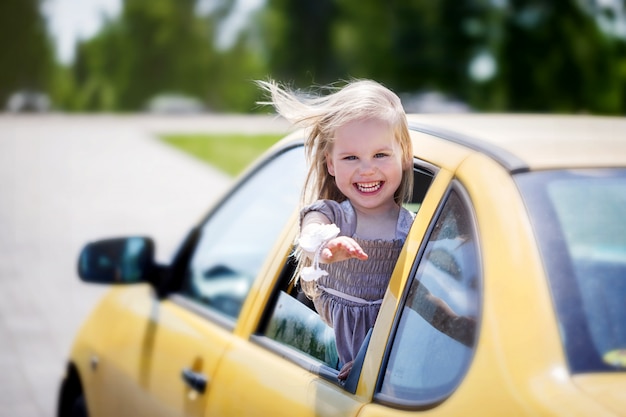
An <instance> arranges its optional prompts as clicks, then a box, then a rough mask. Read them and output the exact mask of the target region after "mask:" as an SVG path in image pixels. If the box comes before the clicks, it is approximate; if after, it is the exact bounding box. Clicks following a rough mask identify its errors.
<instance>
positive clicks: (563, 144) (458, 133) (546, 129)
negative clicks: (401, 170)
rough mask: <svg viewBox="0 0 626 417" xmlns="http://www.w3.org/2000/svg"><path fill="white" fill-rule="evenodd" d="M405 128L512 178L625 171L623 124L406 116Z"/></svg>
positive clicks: (580, 118)
mask: <svg viewBox="0 0 626 417" xmlns="http://www.w3.org/2000/svg"><path fill="white" fill-rule="evenodd" d="M407 118H408V121H409V128H410V129H411V130H414V131H418V132H422V133H427V134H430V135H434V136H437V137H440V138H443V139H446V140H449V141H451V142H455V143H460V144H462V145H464V146H467V147H469V148H472V149H474V150H477V151H480V152H482V153H485V154H487V155H489V156H491V157H492V158H493V159H495V160H497V161H498V162H500V163H501V165H503V166H504V167H505V168H507V169H508V170H509V171H511V172H519V171H528V170H540V169H555V168H587V167H598V168H602V167H626V118H624V117H603V116H588V115H548V114H544V115H522V114H520V115H504V114H458V115H456V114H455V115H450V114H445V115H443V114H442V115H433V114H410V115H408V116H407Z"/></svg>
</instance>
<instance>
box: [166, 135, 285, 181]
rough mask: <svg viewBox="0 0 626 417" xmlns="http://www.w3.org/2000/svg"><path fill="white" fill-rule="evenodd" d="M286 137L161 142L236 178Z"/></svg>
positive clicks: (192, 138) (208, 137) (214, 137)
mask: <svg viewBox="0 0 626 417" xmlns="http://www.w3.org/2000/svg"><path fill="white" fill-rule="evenodd" d="M283 136H284V135H278V134H266V135H241V134H226V133H225V134H213V135H205V134H201V135H200V134H198V135H164V136H162V137H161V139H162V140H163V141H164V142H166V143H168V144H170V145H174V146H175V147H177V148H178V149H180V150H182V151H184V152H186V153H188V154H190V155H193V156H194V157H196V158H198V159H200V160H202V161H204V162H208V163H209V164H210V165H211V166H213V167H215V168H217V169H220V170H222V171H224V172H225V173H226V174H228V175H231V176H236V175H238V174H240V173H241V172H242V171H243V170H244V169H245V168H246V167H248V166H249V165H250V164H251V163H252V162H253V161H254V160H255V159H256V158H257V157H259V156H260V155H261V154H262V153H263V152H265V151H266V150H267V149H268V148H269V147H270V146H272V145H273V144H275V143H276V142H278V140H279V139H281V138H282V137H283Z"/></svg>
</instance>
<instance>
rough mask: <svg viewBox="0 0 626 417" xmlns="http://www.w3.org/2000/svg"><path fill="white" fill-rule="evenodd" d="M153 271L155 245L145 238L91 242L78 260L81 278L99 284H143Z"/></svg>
mask: <svg viewBox="0 0 626 417" xmlns="http://www.w3.org/2000/svg"><path fill="white" fill-rule="evenodd" d="M153 267H154V242H153V241H152V239H150V238H146V237H127V238H116V239H106V240H99V241H96V242H91V243H88V244H87V245H86V246H85V247H84V248H83V250H82V251H81V253H80V256H79V258H78V275H79V276H80V278H81V279H82V280H83V281H85V282H91V283H98V284H135V283H139V282H146V281H147V280H148V276H149V273H150V271H151V270H152V269H153Z"/></svg>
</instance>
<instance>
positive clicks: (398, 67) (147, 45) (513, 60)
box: [0, 0, 626, 114]
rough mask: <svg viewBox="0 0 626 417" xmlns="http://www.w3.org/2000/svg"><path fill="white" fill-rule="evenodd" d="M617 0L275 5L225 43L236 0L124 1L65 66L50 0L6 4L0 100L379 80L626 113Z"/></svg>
mask: <svg viewBox="0 0 626 417" xmlns="http://www.w3.org/2000/svg"><path fill="white" fill-rule="evenodd" d="M614 1H615V7H613V8H611V7H610V2H607V1H602V2H601V1H599V0H560V1H558V2H555V1H549V0H439V1H429V0H403V1H400V0H390V1H386V2H380V1H374V0H316V1H298V0H265V3H264V5H263V7H261V8H260V9H259V10H257V11H256V13H254V14H253V15H252V16H251V18H250V19H249V21H248V23H247V25H246V26H245V27H244V29H243V30H241V31H240V32H238V34H237V36H236V38H235V39H233V40H232V42H230V43H228V44H227V45H223V44H220V42H218V41H217V40H218V38H219V36H220V34H221V33H223V30H224V28H225V26H226V25H228V24H229V22H230V21H231V20H230V18H231V17H232V14H233V13H235V10H237V9H238V6H239V4H238V3H239V2H238V1H237V0H203V1H202V2H201V0H123V7H122V12H121V14H120V15H119V16H118V17H116V18H115V19H112V20H110V21H107V22H105V24H104V26H103V28H102V30H101V31H100V32H99V33H98V34H96V35H95V36H94V37H92V38H91V39H88V40H85V41H83V42H81V43H80V44H79V45H78V46H77V49H76V56H75V60H74V62H73V63H72V64H71V65H69V66H62V65H59V64H55V63H54V62H53V58H52V54H51V47H50V42H49V40H48V37H47V35H46V34H45V31H44V25H43V22H42V18H41V16H40V15H39V14H38V9H39V2H38V1H37V0H3V2H2V3H1V5H0V12H1V13H0V22H3V24H2V25H0V28H1V29H0V30H2V31H3V36H2V37H0V39H2V42H3V43H4V45H3V46H4V48H0V54H1V55H0V56H2V65H0V99H2V98H5V97H6V95H7V94H9V93H10V92H11V91H13V90H16V89H19V88H26V87H29V88H36V89H42V90H45V91H47V92H48V93H49V94H50V95H51V96H52V98H53V102H54V103H55V104H56V106H57V107H59V108H62V109H65V110H69V111H138V110H143V109H145V106H146V104H147V103H148V101H149V100H150V98H152V97H154V96H156V95H158V94H164V93H169V94H179V95H187V96H191V97H195V98H198V99H200V100H201V101H202V102H204V103H205V104H206V106H207V108H209V109H211V110H213V111H228V112H256V111H267V109H263V108H259V106H257V105H256V104H255V103H256V101H258V100H259V99H260V98H261V97H260V92H259V90H258V88H257V87H256V86H255V84H254V82H253V81H254V80H255V79H266V78H270V77H271V78H273V79H276V80H278V81H281V82H285V83H287V84H289V85H291V86H293V87H294V88H300V89H302V88H308V87H309V86H312V85H313V86H315V85H326V84H331V83H336V82H342V81H344V80H347V79H350V78H372V79H375V80H378V81H380V82H382V83H384V84H385V85H387V86H388V87H390V88H392V89H393V90H394V91H396V92H398V93H400V94H407V95H413V96H414V97H415V96H417V95H418V94H419V93H423V92H432V91H435V92H439V93H443V94H445V95H446V96H447V97H449V98H451V99H456V100H460V101H462V102H464V103H467V104H468V105H469V106H470V107H471V108H473V109H475V110H478V111H500V112H502V111H509V112H562V113H579V112H586V113H597V114H624V113H625V112H626V33H625V31H626V16H625V15H624V11H625V10H626V4H624V3H625V0H614ZM202 5H204V6H207V5H209V7H208V8H207V7H205V8H204V9H202V7H199V6H202ZM620 7H621V9H620ZM200 10H202V11H200ZM620 10H621V14H620V13H619V11H620ZM620 25H621V26H620ZM620 28H621V32H620ZM16 44H17V45H19V48H15V45H16Z"/></svg>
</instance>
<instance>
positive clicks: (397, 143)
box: [259, 80, 413, 379]
mask: <svg viewBox="0 0 626 417" xmlns="http://www.w3.org/2000/svg"><path fill="white" fill-rule="evenodd" d="M259 84H260V86H261V87H262V88H264V89H265V90H267V91H268V92H269V93H270V94H271V98H272V102H271V104H273V105H274V107H275V108H276V110H277V111H278V113H279V114H281V115H282V116H283V117H285V118H286V119H287V120H289V121H290V122H292V123H294V124H295V125H297V126H301V127H305V128H307V129H308V131H307V137H306V139H305V151H306V155H307V159H308V161H309V162H310V163H311V168H310V170H309V173H308V176H307V179H306V183H305V187H304V191H303V196H302V201H303V208H302V210H301V217H300V234H299V237H298V240H297V244H298V246H297V249H296V254H297V256H298V260H299V267H298V269H297V271H298V272H297V274H299V276H300V279H301V286H302V289H303V291H304V292H305V294H306V295H307V296H308V297H309V298H310V299H311V300H313V303H314V305H315V308H316V310H317V312H318V313H319V314H320V317H321V318H322V319H323V320H324V321H325V322H326V323H327V324H328V325H329V326H331V327H332V328H333V329H334V332H335V339H336V344H337V352H338V354H339V359H340V362H341V364H342V366H343V368H342V369H341V371H340V373H339V379H345V378H347V376H348V373H349V371H350V369H351V368H352V361H353V360H354V358H355V356H356V354H357V353H358V351H359V348H360V346H361V344H362V342H363V340H364V339H365V336H366V334H367V332H368V330H369V329H370V328H371V327H373V326H374V322H375V321H376V316H377V315H378V311H379V309H380V304H381V303H382V299H383V296H384V294H385V291H386V289H387V285H388V283H389V279H390V277H391V273H392V271H393V269H394V267H395V264H396V261H397V259H398V256H399V254H400V250H401V248H402V246H403V244H404V240H405V239H406V236H407V233H408V230H409V228H410V226H411V224H412V222H413V214H412V213H411V212H409V211H408V210H406V209H404V208H403V207H402V203H403V202H406V201H408V200H409V199H410V193H411V191H412V188H413V184H412V182H413V170H412V149H411V140H410V137H409V131H408V125H407V120H406V115H405V113H404V110H403V108H402V105H401V103H400V99H399V98H398V96H397V95H395V94H394V93H393V92H391V91H390V90H388V89H387V88H385V87H383V86H382V85H380V84H378V83H376V82H374V81H369V80H361V81H353V82H351V83H349V84H348V85H346V86H345V87H344V88H342V89H340V90H337V91H336V92H334V93H332V94H329V95H326V96H319V97H310V96H309V97H298V96H297V95H296V94H295V93H293V92H291V91H289V90H286V89H284V88H282V87H280V86H278V85H277V84H275V83H273V82H260V83H259Z"/></svg>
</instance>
